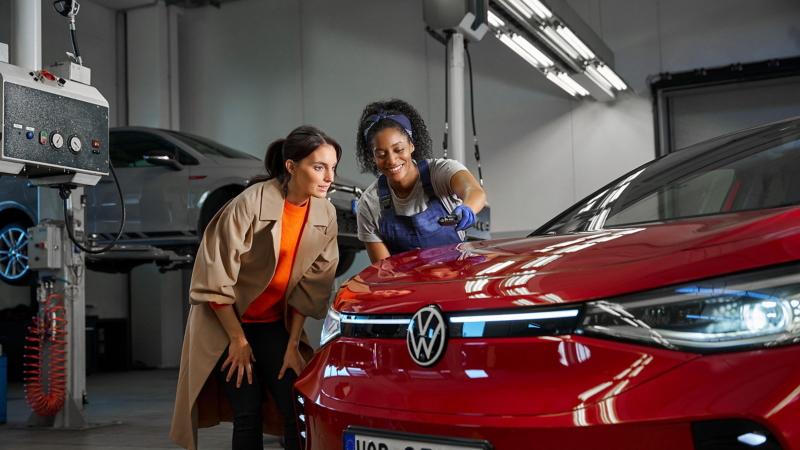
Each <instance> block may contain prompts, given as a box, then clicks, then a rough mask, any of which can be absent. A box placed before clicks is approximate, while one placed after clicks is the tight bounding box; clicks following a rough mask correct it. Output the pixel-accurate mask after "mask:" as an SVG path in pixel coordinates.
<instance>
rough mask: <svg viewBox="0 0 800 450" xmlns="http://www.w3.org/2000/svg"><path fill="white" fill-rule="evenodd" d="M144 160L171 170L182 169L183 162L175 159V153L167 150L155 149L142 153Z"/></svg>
mask: <svg viewBox="0 0 800 450" xmlns="http://www.w3.org/2000/svg"><path fill="white" fill-rule="evenodd" d="M144 160H145V161H147V162H148V163H150V164H152V165H154V166H166V167H170V168H172V169H173V170H183V164H181V163H179V162H178V161H177V160H176V159H175V155H174V154H172V153H169V152H165V151H161V150H156V151H152V152H149V153H146V154H145V155H144Z"/></svg>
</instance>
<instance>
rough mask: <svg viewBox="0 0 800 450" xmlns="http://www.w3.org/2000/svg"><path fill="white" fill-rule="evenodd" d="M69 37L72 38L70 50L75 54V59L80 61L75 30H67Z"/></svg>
mask: <svg viewBox="0 0 800 450" xmlns="http://www.w3.org/2000/svg"><path fill="white" fill-rule="evenodd" d="M69 37H70V38H72V52H73V53H74V54H75V61H78V62H80V60H81V52H80V50H78V36H77V32H76V31H75V30H73V29H70V30H69Z"/></svg>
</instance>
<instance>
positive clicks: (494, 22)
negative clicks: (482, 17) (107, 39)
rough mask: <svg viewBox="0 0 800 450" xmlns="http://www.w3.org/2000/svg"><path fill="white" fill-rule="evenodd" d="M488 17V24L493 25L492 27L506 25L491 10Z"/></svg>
mask: <svg viewBox="0 0 800 450" xmlns="http://www.w3.org/2000/svg"><path fill="white" fill-rule="evenodd" d="M488 18H489V24H490V25H492V26H494V27H504V26H506V23H505V22H503V21H502V20H500V18H499V17H497V16H496V15H495V14H494V13H493V12H491V11H489V14H488Z"/></svg>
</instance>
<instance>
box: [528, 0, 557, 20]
mask: <svg viewBox="0 0 800 450" xmlns="http://www.w3.org/2000/svg"><path fill="white" fill-rule="evenodd" d="M522 1H523V2H524V3H525V5H526V6H527V7H529V8H530V9H532V10H533V12H534V13H535V14H536V15H537V16H539V18H540V19H542V20H547V19H549V18H551V17H553V13H552V12H550V10H549V9H547V7H546V6H544V5H543V4H542V2H540V1H538V0H522Z"/></svg>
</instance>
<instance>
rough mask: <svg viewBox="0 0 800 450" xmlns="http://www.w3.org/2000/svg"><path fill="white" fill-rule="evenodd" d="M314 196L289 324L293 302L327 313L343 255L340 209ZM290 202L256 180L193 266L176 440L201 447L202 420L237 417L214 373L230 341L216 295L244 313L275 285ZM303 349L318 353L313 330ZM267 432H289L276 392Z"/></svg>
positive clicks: (213, 226)
mask: <svg viewBox="0 0 800 450" xmlns="http://www.w3.org/2000/svg"><path fill="white" fill-rule="evenodd" d="M310 202H311V204H310V205H309V212H308V219H307V221H306V225H305V228H304V229H303V231H302V235H301V237H300V247H299V248H298V249H297V256H296V257H295V262H294V266H293V267H292V273H291V276H290V277H289V284H288V286H287V287H286V297H285V299H286V304H285V307H284V312H285V314H284V316H285V318H286V320H285V322H286V327H287V330H288V329H289V327H290V316H291V314H288V308H289V306H292V307H294V308H295V309H297V311H299V312H300V313H301V314H303V315H305V316H307V317H313V318H315V319H322V318H323V317H325V315H326V314H327V308H328V300H329V298H330V295H331V287H332V285H333V279H334V274H335V272H336V265H337V264H338V261H339V248H338V246H337V243H336V235H337V232H338V227H337V225H336V210H335V209H334V207H333V205H331V203H330V202H329V201H327V200H325V199H318V198H312V199H311V200H310ZM283 203H284V196H283V190H282V189H281V186H280V183H279V182H278V181H277V180H274V179H273V180H270V181H267V182H263V183H258V184H255V185H253V186H251V187H249V188H247V189H246V190H245V191H244V192H243V193H242V194H240V195H239V196H237V197H236V198H234V199H233V200H231V201H230V202H228V204H227V205H225V207H223V208H222V209H221V210H220V211H219V212H218V213H217V215H216V216H214V218H213V219H212V220H211V222H210V223H209V224H208V227H207V228H206V231H205V234H204V235H203V241H202V242H201V244H200V249H199V251H198V253H197V259H196V260H195V264H194V271H193V272H192V284H191V288H190V293H189V296H190V302H191V305H192V306H191V309H190V311H189V320H188V323H187V325H186V334H185V335H184V338H183V353H182V355H181V369H180V375H179V376H178V393H177V396H176V398H175V412H174V414H173V417H172V429H171V431H170V439H172V440H173V441H174V442H175V443H176V444H178V445H180V446H181V447H184V448H188V449H195V448H197V428H198V427H201V428H205V427H211V426H215V425H218V424H219V423H220V421H227V422H231V421H232V420H233V419H232V417H233V416H232V414H231V411H230V406H229V405H228V402H227V399H226V398H225V395H224V394H223V393H222V390H221V389H220V388H219V387H218V385H217V382H216V378H215V377H214V376H213V375H212V374H211V370H212V369H213V368H214V365H216V363H217V361H218V360H219V358H220V356H222V353H223V352H224V351H225V349H226V348H227V347H228V344H229V343H230V340H229V339H228V335H227V333H226V332H225V329H224V328H223V327H222V324H221V323H220V321H219V319H217V316H216V314H215V313H214V311H213V310H212V309H211V307H210V306H209V305H208V302H211V301H213V302H216V303H224V304H233V305H234V308H236V312H237V313H238V314H239V316H241V315H242V313H244V312H245V310H247V307H248V306H249V305H250V302H252V301H253V300H254V299H255V298H256V297H257V296H258V295H259V294H261V293H262V292H263V291H264V289H266V288H267V285H269V282H270V281H271V280H272V276H273V275H274V274H275V265H276V262H277V260H278V252H279V248H280V242H281V216H282V215H283ZM300 352H301V354H303V357H304V358H305V359H306V361H308V360H309V359H311V357H312V356H313V350H312V348H311V346H310V345H309V342H308V337H307V336H306V335H305V332H304V333H303V334H302V336H301V345H300ZM264 432H265V433H269V434H274V435H282V434H283V418H282V417H281V416H280V414H279V413H278V410H277V407H276V406H275V404H274V401H273V400H272V398H271V397H270V398H269V401H267V402H266V403H264Z"/></svg>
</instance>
